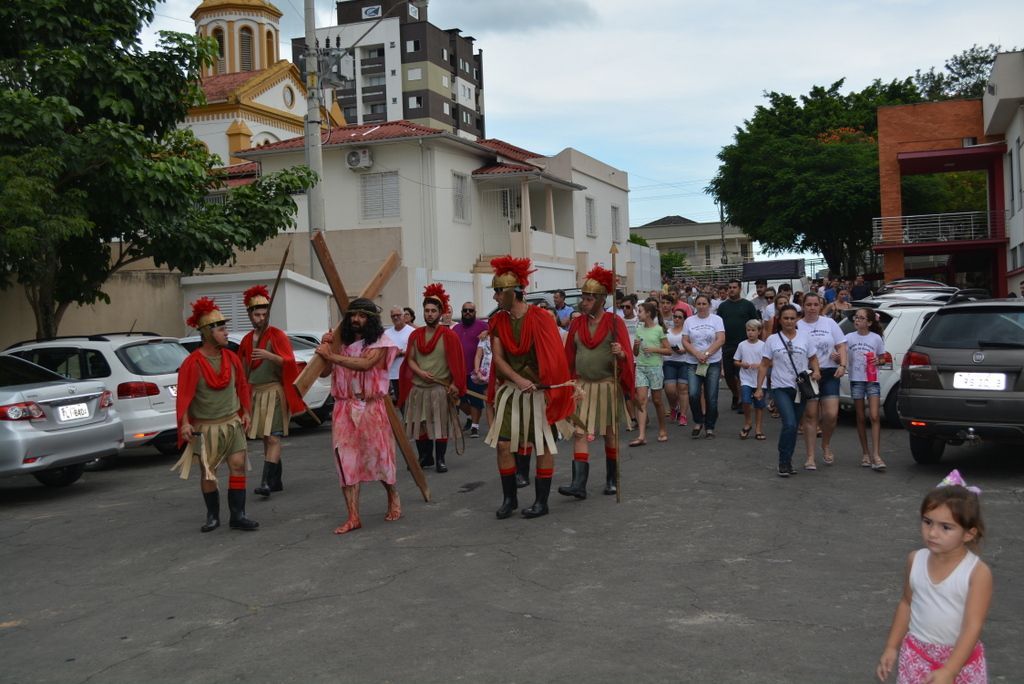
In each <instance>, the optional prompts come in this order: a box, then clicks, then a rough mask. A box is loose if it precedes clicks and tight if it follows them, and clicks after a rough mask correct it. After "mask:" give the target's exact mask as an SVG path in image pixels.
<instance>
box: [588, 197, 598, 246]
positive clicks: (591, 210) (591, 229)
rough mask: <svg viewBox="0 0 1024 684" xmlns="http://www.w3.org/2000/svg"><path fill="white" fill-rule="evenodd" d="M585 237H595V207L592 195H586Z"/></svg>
mask: <svg viewBox="0 0 1024 684" xmlns="http://www.w3.org/2000/svg"><path fill="white" fill-rule="evenodd" d="M585 202H586V209H587V237H597V209H596V207H595V204H594V198H593V197H587V198H586V200H585Z"/></svg>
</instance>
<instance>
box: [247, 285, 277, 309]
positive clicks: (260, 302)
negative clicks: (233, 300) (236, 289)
mask: <svg viewBox="0 0 1024 684" xmlns="http://www.w3.org/2000/svg"><path fill="white" fill-rule="evenodd" d="M242 301H243V302H245V308H246V309H252V308H254V307H257V306H267V305H268V304H270V293H269V292H267V288H266V286H264V285H253V286H252V287H250V288H249V289H248V290H246V291H245V293H243V294H242Z"/></svg>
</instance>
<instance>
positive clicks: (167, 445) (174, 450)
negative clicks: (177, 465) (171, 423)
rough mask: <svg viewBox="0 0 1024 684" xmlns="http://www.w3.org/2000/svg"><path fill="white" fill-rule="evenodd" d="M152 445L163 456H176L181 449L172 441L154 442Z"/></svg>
mask: <svg viewBox="0 0 1024 684" xmlns="http://www.w3.org/2000/svg"><path fill="white" fill-rule="evenodd" d="M153 447H154V448H156V450H157V451H159V452H160V453H161V454H163V455H164V456H177V455H178V454H180V453H181V450H179V449H178V445H177V444H175V443H174V442H156V443H155V444H153Z"/></svg>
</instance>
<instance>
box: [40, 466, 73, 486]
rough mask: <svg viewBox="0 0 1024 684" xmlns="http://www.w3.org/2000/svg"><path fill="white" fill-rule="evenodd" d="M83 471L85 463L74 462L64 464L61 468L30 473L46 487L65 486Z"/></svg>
mask: <svg viewBox="0 0 1024 684" xmlns="http://www.w3.org/2000/svg"><path fill="white" fill-rule="evenodd" d="M84 471H85V464H84V463H76V464H75V465H69V466H64V467H63V468H53V469H52V470H43V471H40V472H38V473H32V475H34V476H35V478H36V479H37V480H39V481H40V482H42V483H43V484H44V485H46V486H47V487H67V486H68V485H69V484H72V483H74V482H76V481H77V480H78V478H80V477H82V473H83V472H84Z"/></svg>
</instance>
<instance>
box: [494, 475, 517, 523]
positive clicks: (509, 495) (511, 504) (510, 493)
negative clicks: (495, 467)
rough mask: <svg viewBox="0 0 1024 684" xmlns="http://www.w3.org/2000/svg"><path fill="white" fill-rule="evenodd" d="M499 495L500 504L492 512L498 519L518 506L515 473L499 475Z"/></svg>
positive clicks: (505, 516)
mask: <svg viewBox="0 0 1024 684" xmlns="http://www.w3.org/2000/svg"><path fill="white" fill-rule="evenodd" d="M501 496H502V500H501V506H500V507H499V508H498V510H497V511H495V513H494V515H495V516H497V518H498V520H504V519H505V518H507V517H509V516H511V515H512V514H513V513H515V510H516V509H517V508H519V497H518V496H517V495H516V474H515V473H509V474H508V475H502V476H501Z"/></svg>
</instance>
